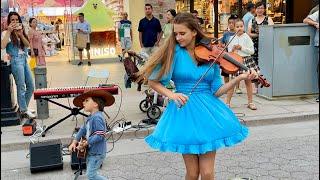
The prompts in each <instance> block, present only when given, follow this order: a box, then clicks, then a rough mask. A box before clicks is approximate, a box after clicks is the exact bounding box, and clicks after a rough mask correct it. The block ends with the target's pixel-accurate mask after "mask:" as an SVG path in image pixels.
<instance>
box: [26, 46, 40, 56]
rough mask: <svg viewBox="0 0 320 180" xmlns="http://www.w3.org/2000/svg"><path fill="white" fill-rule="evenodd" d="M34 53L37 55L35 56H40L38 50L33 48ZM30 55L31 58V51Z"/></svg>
mask: <svg viewBox="0 0 320 180" xmlns="http://www.w3.org/2000/svg"><path fill="white" fill-rule="evenodd" d="M33 52H34V55H35V56H38V55H39V52H38V49H36V48H33ZM28 55H29V56H31V49H28Z"/></svg>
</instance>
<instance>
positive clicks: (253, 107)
mask: <svg viewBox="0 0 320 180" xmlns="http://www.w3.org/2000/svg"><path fill="white" fill-rule="evenodd" d="M247 108H249V109H251V110H257V109H258V108H257V107H256V105H255V104H253V103H249V104H248V106H247Z"/></svg>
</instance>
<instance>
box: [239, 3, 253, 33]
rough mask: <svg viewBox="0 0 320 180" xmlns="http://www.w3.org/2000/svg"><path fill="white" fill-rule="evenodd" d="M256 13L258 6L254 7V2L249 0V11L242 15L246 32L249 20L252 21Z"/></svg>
mask: <svg viewBox="0 0 320 180" xmlns="http://www.w3.org/2000/svg"><path fill="white" fill-rule="evenodd" d="M255 13H256V8H255V7H254V4H253V3H252V2H248V4H247V13H246V14H245V15H244V16H243V17H242V20H243V22H244V32H246V33H247V32H248V25H249V22H250V21H252V19H253V18H254V15H255Z"/></svg>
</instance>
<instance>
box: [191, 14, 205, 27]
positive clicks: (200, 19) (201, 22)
mask: <svg viewBox="0 0 320 180" xmlns="http://www.w3.org/2000/svg"><path fill="white" fill-rule="evenodd" d="M191 13H192V15H193V16H194V17H195V18H197V19H198V23H199V25H200V26H201V25H203V24H204V20H203V19H202V18H201V17H199V13H198V11H197V10H193V11H191Z"/></svg>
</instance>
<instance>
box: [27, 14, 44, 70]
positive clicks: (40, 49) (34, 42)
mask: <svg viewBox="0 0 320 180" xmlns="http://www.w3.org/2000/svg"><path fill="white" fill-rule="evenodd" d="M37 24H38V23H37V20H36V19H35V18H30V20H29V26H30V30H29V33H28V38H29V41H30V50H29V55H30V56H31V57H35V58H36V60H37V66H45V65H46V61H45V55H46V51H45V48H44V44H43V41H42V33H41V32H40V31H37V30H36V28H37Z"/></svg>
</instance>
